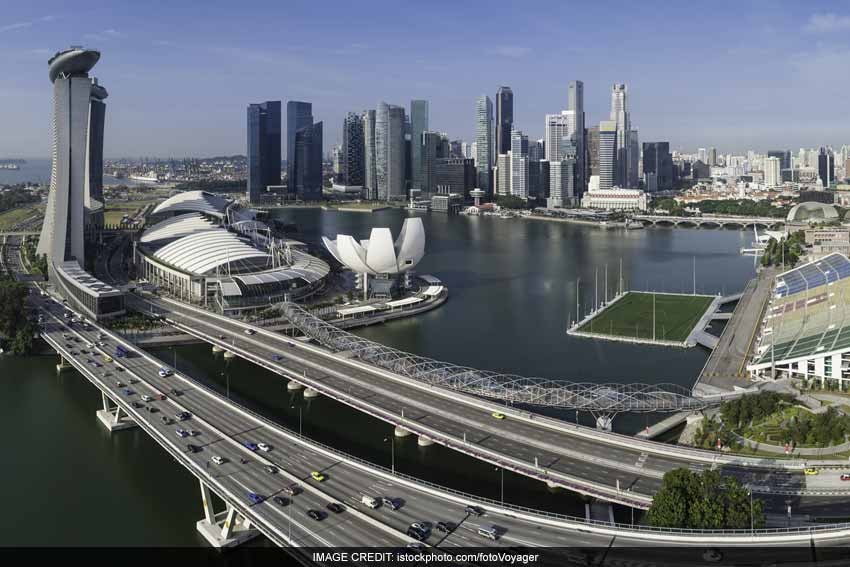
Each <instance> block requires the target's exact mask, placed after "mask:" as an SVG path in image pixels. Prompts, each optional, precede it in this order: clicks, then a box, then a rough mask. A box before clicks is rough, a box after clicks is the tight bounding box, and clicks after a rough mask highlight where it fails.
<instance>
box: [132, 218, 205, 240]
mask: <svg viewBox="0 0 850 567" xmlns="http://www.w3.org/2000/svg"><path fill="white" fill-rule="evenodd" d="M215 227H216V225H215V224H213V223H212V222H210V221H209V220H207V219H206V218H204V217H203V215H201V214H200V213H185V214H182V215H177V216H174V217H171V218H167V219H165V220H164V221H160V222H158V223H156V224H155V225H153V226H152V227H150V228H149V229H147V230H146V231H145V232H144V234H142V238H141V239H140V241H141V242H142V244H153V243H156V242H160V241H162V240H174V239H177V238H182V237H184V236H188V235H190V234H195V233H197V232H203V231H205V230H213V229H215Z"/></svg>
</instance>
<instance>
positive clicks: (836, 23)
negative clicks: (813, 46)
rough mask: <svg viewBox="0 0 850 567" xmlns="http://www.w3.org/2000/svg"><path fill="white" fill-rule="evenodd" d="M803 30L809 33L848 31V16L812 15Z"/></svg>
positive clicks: (849, 29) (849, 24)
mask: <svg viewBox="0 0 850 567" xmlns="http://www.w3.org/2000/svg"><path fill="white" fill-rule="evenodd" d="M803 29H804V30H805V31H807V32H809V33H831V32H839V31H850V16H836V15H835V14H832V13H830V14H812V16H811V17H810V18H809V21H808V22H807V23H806V27H804V28H803Z"/></svg>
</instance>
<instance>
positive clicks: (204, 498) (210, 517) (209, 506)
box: [199, 480, 215, 524]
mask: <svg viewBox="0 0 850 567" xmlns="http://www.w3.org/2000/svg"><path fill="white" fill-rule="evenodd" d="M199 482H200V483H201V504H202V505H203V507H204V520H206V521H207V522H208V523H210V524H212V523H214V522H215V510H214V509H213V502H212V494H210V489H209V487H208V486H207V485H206V484H204V481H203V480H201V481H199Z"/></svg>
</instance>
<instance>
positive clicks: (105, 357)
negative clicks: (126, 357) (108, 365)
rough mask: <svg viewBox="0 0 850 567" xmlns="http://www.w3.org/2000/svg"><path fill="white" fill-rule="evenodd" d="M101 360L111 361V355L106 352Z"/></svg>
mask: <svg viewBox="0 0 850 567" xmlns="http://www.w3.org/2000/svg"><path fill="white" fill-rule="evenodd" d="M103 360H105V361H106V362H112V357H111V356H109V355H108V354H106V355H104V356H103Z"/></svg>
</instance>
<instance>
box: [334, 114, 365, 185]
mask: <svg viewBox="0 0 850 567" xmlns="http://www.w3.org/2000/svg"><path fill="white" fill-rule="evenodd" d="M365 145H366V144H365V140H364V130H363V118H362V117H361V116H360V115H359V114H355V113H353V112H349V113H348V114H347V115H346V117H345V120H343V122H342V156H341V160H340V161H341V163H340V178H341V182H342V184H343V185H351V186H357V185H360V186H363V185H365V183H366V176H365V167H366V157H365V155H366V154H365V151H366V147H365Z"/></svg>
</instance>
